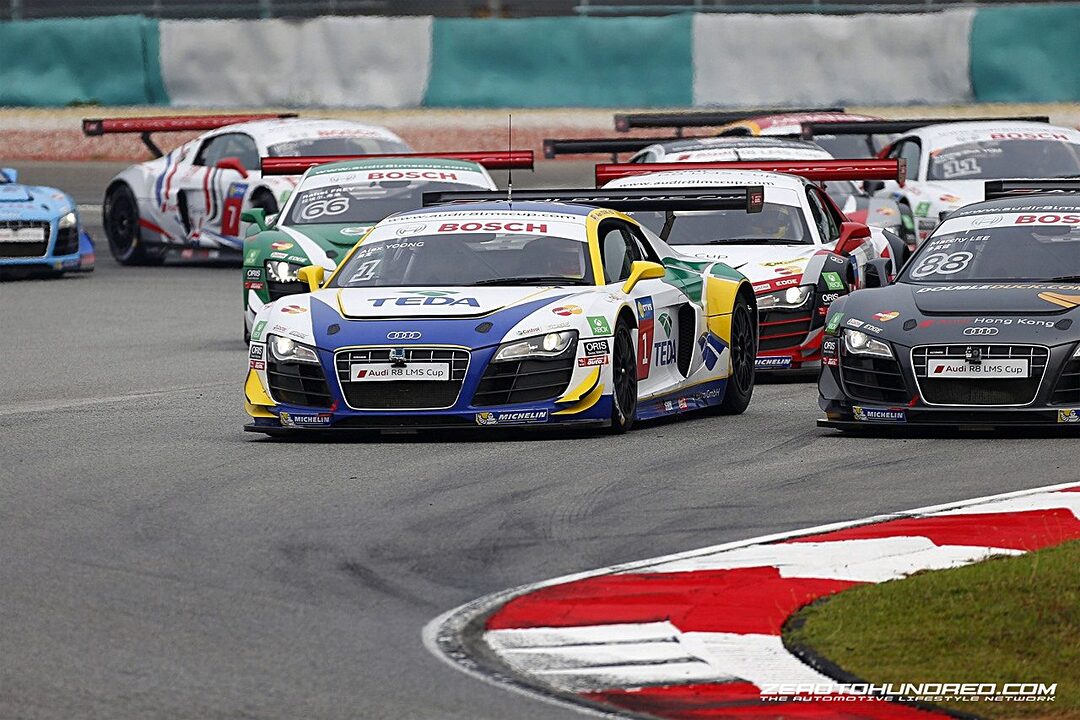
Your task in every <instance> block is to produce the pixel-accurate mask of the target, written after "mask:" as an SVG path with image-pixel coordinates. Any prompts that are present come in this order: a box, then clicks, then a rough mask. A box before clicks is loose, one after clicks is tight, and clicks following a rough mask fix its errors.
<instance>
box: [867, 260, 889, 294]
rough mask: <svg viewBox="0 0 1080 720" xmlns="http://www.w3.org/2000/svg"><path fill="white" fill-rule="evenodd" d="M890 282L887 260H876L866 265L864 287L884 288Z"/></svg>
mask: <svg viewBox="0 0 1080 720" xmlns="http://www.w3.org/2000/svg"><path fill="white" fill-rule="evenodd" d="M890 281H891V280H890V278H889V261H888V260H886V259H885V258H876V259H874V260H871V261H870V262H868V263H866V278H865V282H864V283H863V284H864V285H865V286H866V287H868V288H877V287H885V286H886V285H888V284H889V282H890Z"/></svg>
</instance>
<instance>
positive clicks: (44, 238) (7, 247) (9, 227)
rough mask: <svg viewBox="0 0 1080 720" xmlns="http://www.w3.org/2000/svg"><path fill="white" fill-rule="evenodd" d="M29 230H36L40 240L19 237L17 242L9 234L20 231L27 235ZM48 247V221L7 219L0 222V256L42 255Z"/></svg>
mask: <svg viewBox="0 0 1080 720" xmlns="http://www.w3.org/2000/svg"><path fill="white" fill-rule="evenodd" d="M31 230H37V231H38V232H39V233H40V235H37V237H40V240H37V239H35V240H30V241H27V240H23V239H20V240H18V241H17V242H16V241H15V240H13V239H11V237H10V236H11V235H14V233H16V232H20V231H22V232H23V233H26V235H27V236H29V234H30V233H29V232H27V231H31ZM48 247H49V223H47V222H28V221H23V220H7V221H4V222H0V257H5V258H22V257H42V256H44V255H45V251H46V250H47V249H48Z"/></svg>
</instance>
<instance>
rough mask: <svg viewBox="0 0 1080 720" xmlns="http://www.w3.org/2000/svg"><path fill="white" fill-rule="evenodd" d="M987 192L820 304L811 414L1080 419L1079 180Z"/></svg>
mask: <svg viewBox="0 0 1080 720" xmlns="http://www.w3.org/2000/svg"><path fill="white" fill-rule="evenodd" d="M986 197H987V201H985V202H980V203H976V204H974V205H968V206H967V207H964V208H961V209H960V210H957V211H955V212H953V213H952V214H951V215H949V216H948V218H947V219H946V220H945V221H944V222H943V223H942V224H941V225H939V226H938V228H937V229H936V230H935V231H934V232H933V234H932V235H930V237H929V238H928V239H927V240H926V241H925V242H924V243H923V245H922V246H920V247H919V249H918V250H917V251H916V252H915V254H914V255H913V256H912V257H911V258H910V260H909V261H908V262H907V263H906V264H905V266H904V268H903V270H902V271H901V272H900V273H899V275H898V276H897V277H896V279H895V281H893V282H892V283H891V284H888V285H884V286H883V287H875V288H873V289H866V290H860V291H857V292H854V293H852V294H850V295H847V296H845V297H841V298H840V299H838V300H837V301H836V302H834V303H833V304H832V306H831V308H830V313H829V316H828V318H827V319H826V325H825V333H826V336H825V338H824V339H823V341H822V346H821V351H822V371H821V377H820V380H819V382H818V389H819V392H820V400H819V402H820V405H821V408H822V409H823V410H824V411H825V415H826V417H825V418H824V419H822V420H819V421H818V425H819V426H821V427H829V428H836V429H840V430H855V429H865V428H867V427H868V426H871V425H885V424H906V425H921V426H952V427H958V426H960V427H969V426H972V427H977V426H983V427H995V426H1056V427H1061V428H1065V427H1068V426H1072V427H1075V428H1076V429H1078V430H1080V181H1053V180H1046V181H1032V180H998V181H991V182H988V183H986ZM871 275H872V276H873V277H872V278H871V282H870V284H875V285H877V284H882V283H880V282H879V281H878V280H877V278H878V277H881V278H884V277H885V274H884V273H883V272H881V273H871Z"/></svg>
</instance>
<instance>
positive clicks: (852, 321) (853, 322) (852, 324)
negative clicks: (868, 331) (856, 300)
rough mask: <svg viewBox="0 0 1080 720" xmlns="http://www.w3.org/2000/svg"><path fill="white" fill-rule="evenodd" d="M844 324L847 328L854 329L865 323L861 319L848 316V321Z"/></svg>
mask: <svg viewBox="0 0 1080 720" xmlns="http://www.w3.org/2000/svg"><path fill="white" fill-rule="evenodd" d="M844 324H845V325H847V326H848V327H849V328H855V329H856V330H858V329H859V328H861V327H862V326H863V325H865V324H866V323H864V322H863V321H862V320H857V319H855V318H848V321H847V322H846V323H844Z"/></svg>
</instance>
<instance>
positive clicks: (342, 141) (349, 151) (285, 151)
mask: <svg viewBox="0 0 1080 720" xmlns="http://www.w3.org/2000/svg"><path fill="white" fill-rule="evenodd" d="M266 152H267V153H269V155H270V157H306V156H308V155H373V154H383V153H396V152H412V148H410V147H409V146H408V145H406V144H405V143H403V142H401V141H399V140H387V139H386V138H374V137H364V136H342V137H315V138H300V139H298V140H290V141H289V142H283V143H278V144H276V145H271V146H270V147H268V148H266Z"/></svg>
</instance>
